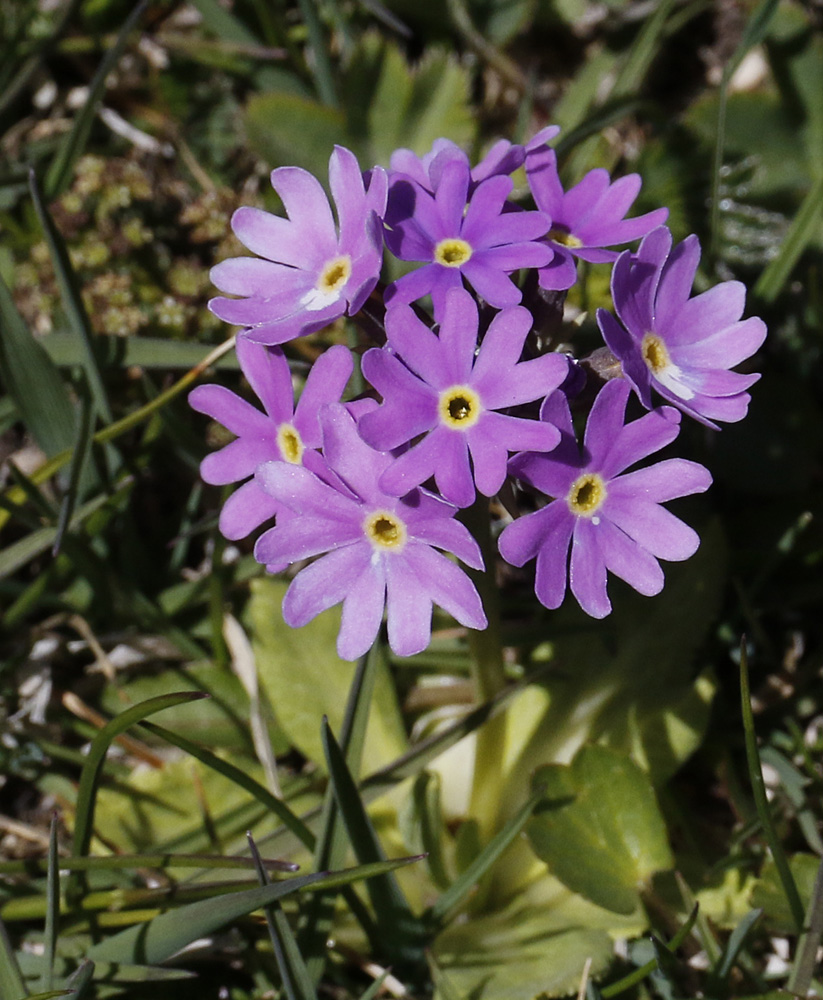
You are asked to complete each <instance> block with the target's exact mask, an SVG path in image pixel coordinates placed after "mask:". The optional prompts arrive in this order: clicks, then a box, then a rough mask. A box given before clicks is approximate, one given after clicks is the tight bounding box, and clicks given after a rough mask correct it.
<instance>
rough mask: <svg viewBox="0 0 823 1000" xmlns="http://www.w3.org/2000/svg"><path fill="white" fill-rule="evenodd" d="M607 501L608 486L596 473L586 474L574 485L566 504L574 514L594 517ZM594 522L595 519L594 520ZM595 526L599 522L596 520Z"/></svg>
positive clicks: (576, 480)
mask: <svg viewBox="0 0 823 1000" xmlns="http://www.w3.org/2000/svg"><path fill="white" fill-rule="evenodd" d="M605 499H606V484H605V483H604V482H603V480H602V479H601V478H600V476H598V475H597V473H596V472H584V473H583V475H582V476H579V477H578V478H577V479H575V481H574V482H573V483H572V486H571V489H570V490H569V494H568V496H567V497H566V503H567V504H568V505H569V510H570V511H571V512H572V514H576V515H577V516H578V517H592V515H593V514H596V513H597V511H598V510H599V509H600V507H601V506H602V505H603V501H604V500H605ZM592 519H593V520H594V518H592ZM595 524H597V521H596V520H595Z"/></svg>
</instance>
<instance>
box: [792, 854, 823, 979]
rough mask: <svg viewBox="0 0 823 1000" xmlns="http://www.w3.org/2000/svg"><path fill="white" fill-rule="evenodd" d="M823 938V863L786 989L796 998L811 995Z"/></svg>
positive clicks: (818, 869)
mask: <svg viewBox="0 0 823 1000" xmlns="http://www.w3.org/2000/svg"><path fill="white" fill-rule="evenodd" d="M821 936H823V861H821V862H820V864H819V865H818V867H817V875H816V876H815V880H814V887H813V889H812V895H811V899H810V900H809V906H808V909H807V910H806V920H805V922H804V924H803V934H802V935H801V936H800V941H799V942H798V945H797V954H796V955H795V960H794V965H793V966H792V971H791V974H790V976H789V982H788V983H787V987H786V988H787V989H788V990H789V992H790V993H793V994H794V995H795V996H801V997H805V996H808V994H809V987H810V986H811V983H812V977H813V976H814V972H815V969H816V968H817V951H818V948H819V947H820V939H821Z"/></svg>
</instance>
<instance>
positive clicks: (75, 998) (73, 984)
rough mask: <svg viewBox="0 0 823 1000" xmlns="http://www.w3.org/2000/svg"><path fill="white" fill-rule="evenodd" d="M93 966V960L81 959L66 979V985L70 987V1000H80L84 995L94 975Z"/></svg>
mask: <svg viewBox="0 0 823 1000" xmlns="http://www.w3.org/2000/svg"><path fill="white" fill-rule="evenodd" d="M94 968H95V966H94V962H90V961H89V960H88V959H83V961H82V962H81V963H80V965H79V967H78V968H77V970H76V971H75V972H74V973H73V975H71V976H70V977H69V979H68V980H67V981H66V986H68V987H70V988H71V992H70V993H69V996H70V997H71V998H72V1000H81V997H83V996H85V994H86V990H87V989H88V988H89V984H90V983H91V980H92V976H93V975H94Z"/></svg>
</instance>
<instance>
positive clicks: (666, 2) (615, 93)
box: [611, 0, 677, 98]
mask: <svg viewBox="0 0 823 1000" xmlns="http://www.w3.org/2000/svg"><path fill="white" fill-rule="evenodd" d="M676 6H677V0H663V2H662V3H658V4H655V6H654V8H653V10H652V13H651V14H650V16H649V17H648V18H646V20H645V21H644V22H643V27H642V28H641V29H640V31H639V32H638V33H637V37H636V38H635V40H634V42H633V43H632V45H631V47H630V49H629V53H628V56H627V57H626V61H625V62H624V63H623V66H622V68H621V70H620V72H619V73H618V74H617V79H616V80H615V82H614V87H613V88H612V93H611V96H612V97H613V98H614V97H623V96H625V95H626V94H633V93H637V92H638V91H639V90H640V87H641V86H642V84H643V81H644V80H645V78H646V74H647V73H648V71H649V69H650V67H651V65H652V62H653V61H654V58H655V56H656V55H657V52H658V49H659V47H660V41H661V39H662V37H663V33H664V29H665V27H666V22H667V21H668V19H669V15H670V14H671V13H672V11H673V10H674V9H675V7H676Z"/></svg>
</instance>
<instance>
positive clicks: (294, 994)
mask: <svg viewBox="0 0 823 1000" xmlns="http://www.w3.org/2000/svg"><path fill="white" fill-rule="evenodd" d="M248 841H249V849H250V851H251V855H252V858H253V860H254V866H255V868H256V869H257V877H258V878H259V879H260V884H261V885H270V884H271V879H270V878H269V875H268V872H267V871H266V868H265V866H264V864H263V862H262V860H261V858H260V855H259V853H258V851H257V845H256V844H255V842H254V840H253V839H252V836H251V834H249V835H248ZM265 911H266V922H267V923H268V926H269V936H270V937H271V943H272V948H273V949H274V955H275V958H276V959H277V967H278V969H279V970H280V978H281V980H282V981H283V988H284V989H285V991H286V996H287V997H288V1000H317V994H316V992H315V990H314V986H313V984H312V981H311V977H310V976H309V971H308V969H307V968H306V963H305V962H304V961H303V956H302V955H301V954H300V949H299V948H298V947H297V941H296V940H295V937H294V934H293V933H292V929H291V927H290V926H289V921H288V919H287V918H286V914H285V913H284V912H283V907H282V906H281V905H280V903H279V901H275V902H274V903H271V904H270V905H269V906H267V907H266V908H265Z"/></svg>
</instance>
